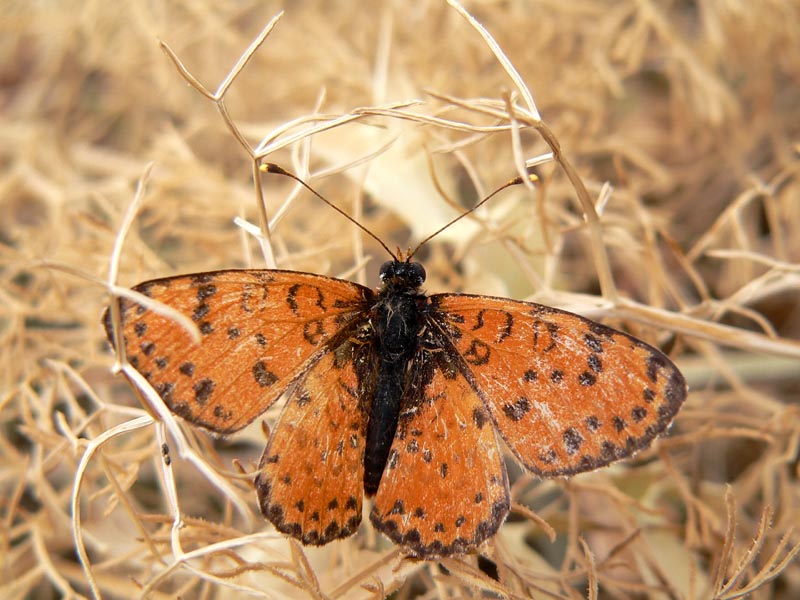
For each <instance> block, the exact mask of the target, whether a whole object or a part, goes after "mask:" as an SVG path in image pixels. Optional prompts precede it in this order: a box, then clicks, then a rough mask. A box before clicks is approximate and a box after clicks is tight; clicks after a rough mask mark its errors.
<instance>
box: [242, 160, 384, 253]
mask: <svg viewBox="0 0 800 600" xmlns="http://www.w3.org/2000/svg"><path fill="white" fill-rule="evenodd" d="M258 170H259V171H263V172H264V173H275V174H277V175H284V176H286V177H288V178H289V179H294V180H295V181H296V182H297V183H299V184H300V185H302V186H303V187H304V188H306V189H307V190H308V191H309V192H311V193H312V194H314V195H315V196H316V197H317V198H319V199H320V200H322V201H323V202H324V203H325V204H327V205H328V206H330V207H331V208H332V209H333V210H335V211H336V212H338V213H339V214H340V215H342V216H343V217H344V218H345V219H347V220H348V221H350V222H351V223H352V224H353V225H355V226H356V227H358V228H359V229H360V230H361V231H363V232H364V233H366V234H367V235H368V236H370V237H371V238H372V239H373V240H375V241H376V242H378V243H379V244H380V245H381V246H382V247H383V249H384V250H386V252H388V253H389V256H391V257H392V258H393V259H395V260H397V256H395V253H394V252H392V251H391V250H389V247H388V246H387V245H386V244H384V243H383V240H381V239H380V238H379V237H378V236H377V235H375V234H374V233H372V232H371V231H370V230H369V229H367V228H366V227H364V226H363V225H362V224H361V223H359V222H358V221H356V220H355V219H354V218H353V217H351V216H350V215H348V214H347V213H346V212H344V211H343V210H342V209H341V208H339V207H338V206H336V205H335V204H334V203H333V202H331V201H330V200H328V199H327V198H325V196H323V195H322V194H320V193H319V192H318V191H317V190H315V189H314V188H312V187H311V186H310V185H308V184H307V183H306V182H305V181H303V180H302V179H300V178H299V177H298V176H297V175H295V174H294V173H290V172H289V171H287V170H286V169H284V168H283V167H279V166H278V165H276V164H275V163H263V164H262V165H261V166H260V167H258Z"/></svg>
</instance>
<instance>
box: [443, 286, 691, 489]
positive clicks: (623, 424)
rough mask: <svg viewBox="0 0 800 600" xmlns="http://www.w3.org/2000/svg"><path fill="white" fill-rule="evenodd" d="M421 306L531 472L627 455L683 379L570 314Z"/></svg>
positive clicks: (655, 428)
mask: <svg viewBox="0 0 800 600" xmlns="http://www.w3.org/2000/svg"><path fill="white" fill-rule="evenodd" d="M431 301H432V303H433V304H434V305H435V306H436V309H437V310H438V311H439V312H438V315H439V322H441V323H442V326H443V329H444V330H445V331H447V332H449V333H448V337H449V338H450V339H451V342H452V343H453V344H454V345H455V347H456V349H457V351H458V353H459V354H460V355H461V356H462V357H463V358H464V360H465V362H466V363H467V365H468V368H469V371H470V373H471V378H472V383H473V385H474V387H475V389H476V391H477V392H478V393H479V394H480V397H481V398H482V400H483V402H484V403H485V405H486V407H487V409H488V410H489V413H490V414H491V417H492V420H493V421H494V423H495V424H496V426H497V428H498V430H499V432H500V433H501V435H502V436H503V438H504V439H505V441H506V442H507V444H508V445H509V447H510V448H511V450H512V451H513V452H514V454H515V455H516V456H517V458H519V460H520V461H521V462H522V463H523V464H524V465H525V466H526V467H527V468H528V469H530V470H531V471H533V472H534V473H537V474H539V475H542V476H555V475H569V474H573V473H578V472H581V471H586V470H591V469H594V468H597V467H599V466H602V465H605V464H607V463H609V462H612V461H614V460H616V459H618V458H622V457H624V456H628V455H630V454H632V453H633V452H635V451H636V450H638V449H640V448H643V447H645V446H647V445H648V444H649V443H650V441H651V440H652V439H653V438H654V437H656V436H657V435H658V434H659V433H661V432H662V431H664V429H666V427H667V426H668V425H669V422H670V421H671V420H672V417H673V416H674V415H675V413H676V412H677V411H678V408H680V405H681V403H682V402H683V400H684V398H685V397H686V382H685V381H684V379H683V376H682V375H681V374H680V372H679V371H678V369H677V368H676V367H675V365H674V364H673V363H672V362H671V361H669V359H667V357H665V356H664V355H663V354H662V353H661V352H660V351H659V350H657V349H655V348H653V347H652V346H649V345H648V344H645V343H644V342H642V341H640V340H637V339H635V338H633V337H631V336H629V335H627V334H625V333H622V332H619V331H616V330H613V329H611V328H609V327H606V326H604V325H601V324H599V323H595V322H593V321H589V320H587V319H584V318H583V317H580V316H578V315H575V314H572V313H568V312H565V311H561V310H557V309H554V308H550V307H547V306H542V305H539V304H533V303H527V302H519V301H514V300H508V299H505V298H491V297H487V296H470V295H450V294H441V295H437V296H433V297H432V298H431ZM454 332H455V335H454Z"/></svg>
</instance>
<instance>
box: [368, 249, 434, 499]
mask: <svg viewBox="0 0 800 600" xmlns="http://www.w3.org/2000/svg"><path fill="white" fill-rule="evenodd" d="M380 276H381V282H382V284H383V285H382V286H381V288H380V290H379V291H378V297H377V299H376V302H375V304H374V306H373V310H372V316H371V319H370V320H371V325H372V332H373V343H374V345H375V349H376V351H377V356H378V364H377V376H376V379H375V392H374V394H373V397H372V402H371V405H370V413H369V422H368V425H367V440H366V449H365V456H364V490H365V491H366V493H367V495H373V494H374V493H375V492H376V491H377V489H378V484H379V483H380V479H381V475H382V473H383V469H384V467H385V466H386V461H387V460H388V457H389V450H390V448H391V445H392V440H393V439H394V436H395V431H396V430H397V422H398V415H399V412H400V404H401V400H402V397H403V392H404V389H405V384H406V379H407V377H406V374H407V373H408V364H409V362H410V361H411V359H412V357H413V356H414V353H415V351H416V348H417V338H418V336H419V333H420V331H421V329H422V313H421V309H422V306H423V305H424V302H425V295H424V294H423V293H422V292H421V291H420V289H419V287H420V285H422V283H423V282H424V281H425V270H424V269H423V268H422V265H420V264H419V263H412V262H402V261H389V262H386V263H384V265H383V266H382V267H381V274H380Z"/></svg>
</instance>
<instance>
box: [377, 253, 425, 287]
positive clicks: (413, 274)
mask: <svg viewBox="0 0 800 600" xmlns="http://www.w3.org/2000/svg"><path fill="white" fill-rule="evenodd" d="M380 278H381V283H382V284H383V285H384V286H387V285H388V286H392V287H404V288H418V287H419V286H421V285H422V284H423V283H424V282H425V269H424V267H423V266H422V265H421V264H419V263H418V262H411V261H404V260H388V261H386V262H385V263H383V265H381V272H380Z"/></svg>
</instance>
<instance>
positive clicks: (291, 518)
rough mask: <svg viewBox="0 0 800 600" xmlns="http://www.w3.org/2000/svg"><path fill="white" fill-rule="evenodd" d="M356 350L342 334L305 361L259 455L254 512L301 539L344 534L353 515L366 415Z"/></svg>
mask: <svg viewBox="0 0 800 600" xmlns="http://www.w3.org/2000/svg"><path fill="white" fill-rule="evenodd" d="M364 350H366V349H365V348H360V347H359V346H358V345H355V344H353V343H352V342H350V341H349V340H345V341H344V342H343V343H342V344H341V345H339V346H338V347H337V348H335V349H333V350H332V351H330V352H327V353H326V354H324V355H323V356H322V358H321V359H320V360H319V361H318V362H316V363H315V364H313V365H310V367H309V368H308V370H307V371H306V372H305V373H304V374H303V375H302V376H301V377H300V378H299V379H298V380H297V382H296V383H295V384H294V385H293V387H292V389H291V392H290V393H289V394H288V398H287V401H286V406H285V407H284V409H283V412H282V413H281V416H280V419H279V420H278V422H277V423H276V425H275V428H274V430H273V432H272V435H271V436H270V439H269V444H268V445H267V448H266V450H265V451H264V455H263V457H262V459H261V465H260V467H259V473H258V476H257V477H256V491H257V492H258V499H259V504H260V506H261V512H262V513H263V514H264V516H265V517H267V518H268V519H269V520H270V521H272V523H273V524H274V525H275V527H276V528H277V529H278V530H279V531H282V532H284V533H288V534H290V535H293V536H294V537H296V538H298V539H300V540H301V541H302V542H303V543H305V544H315V545H320V544H326V543H328V542H330V541H332V540H334V539H337V538H344V537H348V536H350V535H352V534H353V533H355V531H356V529H358V524H359V523H360V522H361V502H362V497H363V479H364V433H365V424H366V419H365V415H364V413H363V410H364V407H363V406H362V403H361V402H360V400H359V398H360V396H361V394H360V392H361V389H360V382H359V378H358V376H357V374H356V371H355V366H356V364H357V361H356V354H357V353H358V352H361V351H364ZM362 383H363V382H362Z"/></svg>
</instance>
